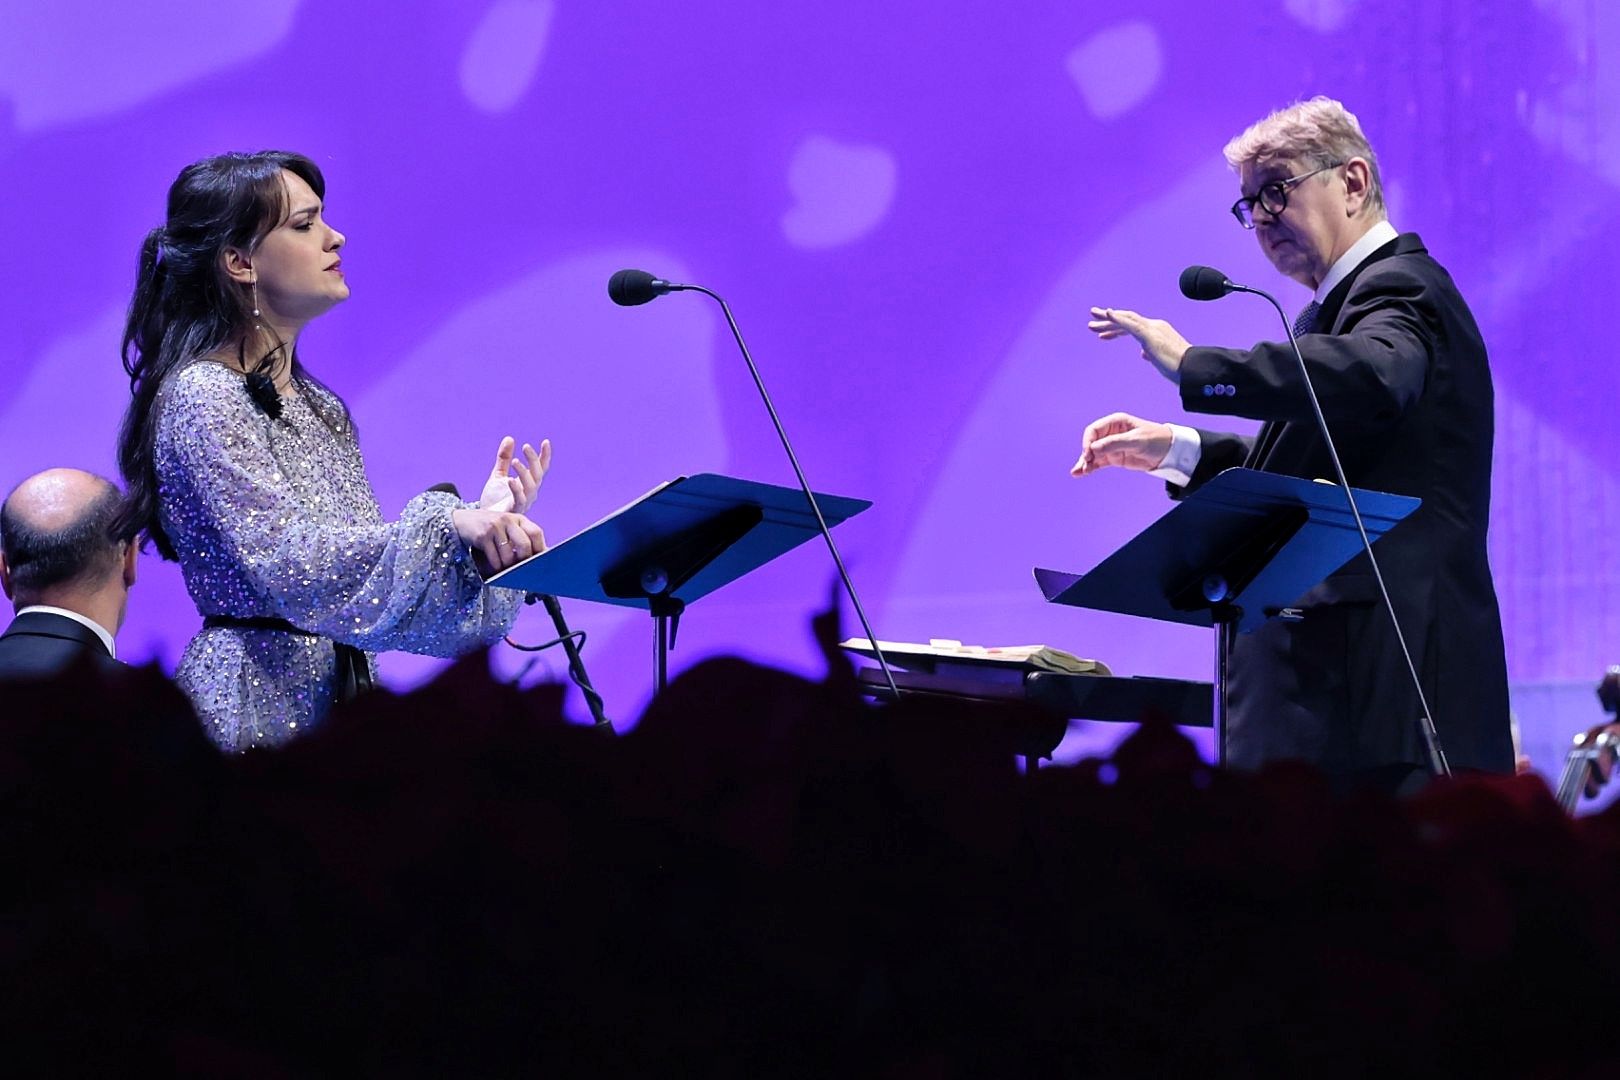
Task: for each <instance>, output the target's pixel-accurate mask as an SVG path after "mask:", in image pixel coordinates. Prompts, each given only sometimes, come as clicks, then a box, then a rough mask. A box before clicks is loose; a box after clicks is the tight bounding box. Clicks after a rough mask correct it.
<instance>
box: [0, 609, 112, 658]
mask: <svg viewBox="0 0 1620 1080" xmlns="http://www.w3.org/2000/svg"><path fill="white" fill-rule="evenodd" d="M30 611H38V612H43V613H44V614H46V615H60V616H62V618H64V619H72V620H73V621H74V622H76V623H78V624H79V625H80V626H87V627H89V628H90V629H91V630H93V631H95V634H96V637H98V638H100V639H101V643H102V644H103V645H105V646H107V655H108V656H110V657H112V658H113V659H114V660H116V659H118V649H117V647H116V646H114V645H113V636H112V631H110V630H108V629H107V628H106V627H104V626H102V625H101V624H100V623H98V622H96V621H95V620H94V619H89V618H86V617H85V616H83V615H80V614H79V613H78V612H77V611H69V610H68V609H67V608H59V607H51V606H50V605H49V604H30V605H29V606H28V607H25V608H18V609H17V614H18V615H27V614H28V613H29V612H30Z"/></svg>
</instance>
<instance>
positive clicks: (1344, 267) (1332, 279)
mask: <svg viewBox="0 0 1620 1080" xmlns="http://www.w3.org/2000/svg"><path fill="white" fill-rule="evenodd" d="M1399 235H1400V234H1399V233H1397V232H1396V231H1395V226H1393V225H1391V224H1390V223H1389V222H1387V221H1380V222H1379V223H1378V224H1376V225H1374V226H1373V227H1372V228H1370V229H1368V230H1367V231H1366V232H1365V233H1363V234H1362V236H1361V239H1360V240H1357V241H1356V242H1355V243H1353V244H1351V245H1350V250H1349V251H1346V252H1345V253H1344V254H1343V255H1340V256H1339V259H1338V261H1337V262H1335V263H1334V264H1333V265H1332V266H1331V267H1329V268H1328V272H1327V277H1325V278H1323V279H1322V284H1320V285H1318V286H1317V287H1316V295H1314V296H1312V297H1311V299H1312V300H1314V301H1316V302H1317V303H1318V304H1320V303H1321V302H1322V301H1323V300H1325V299H1326V298H1327V295H1328V293H1330V292H1332V291H1333V287H1334V286H1335V285H1337V284H1338V283H1339V282H1341V281H1343V280H1344V279H1345V278H1347V277H1349V276H1350V272H1351V271H1352V270H1354V269H1355V268H1356V267H1358V266H1360V265H1361V264H1362V263H1364V262H1366V261H1367V256H1369V255H1371V254H1372V253H1373V252H1375V251H1377V250H1378V249H1379V248H1381V247H1383V246H1384V245H1385V244H1387V243H1389V242H1390V241H1391V240H1393V239H1395V237H1397V236H1399Z"/></svg>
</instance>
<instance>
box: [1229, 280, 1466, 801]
mask: <svg viewBox="0 0 1620 1080" xmlns="http://www.w3.org/2000/svg"><path fill="white" fill-rule="evenodd" d="M1224 285H1225V287H1226V289H1227V290H1228V291H1230V292H1245V293H1252V294H1253V295H1255V296H1260V297H1264V298H1265V299H1267V300H1269V301H1271V306H1272V307H1274V308H1276V309H1277V316H1278V317H1279V318H1280V319H1282V323H1283V329H1285V330H1286V331H1287V332H1288V344H1289V345H1291V346H1293V349H1294V359H1295V360H1297V361H1298V362H1299V374H1300V378H1302V379H1303V380H1304V382H1305V394H1306V396H1307V397H1308V398H1310V402H1311V412H1312V413H1313V414H1315V416H1316V426H1317V428H1318V429H1319V430H1320V431H1321V432H1322V441H1323V442H1324V443H1326V444H1327V451H1328V457H1329V458H1330V459H1331V460H1332V462H1333V474H1334V475H1335V476H1336V477H1337V478H1338V481H1339V488H1340V490H1342V491H1343V492H1344V499H1345V502H1347V503H1349V504H1350V516H1351V517H1353V518H1355V521H1356V530H1357V531H1358V532H1360V533H1361V546H1362V550H1364V551H1366V553H1367V562H1368V563H1370V564H1371V565H1372V572H1373V578H1374V580H1376V581H1377V582H1378V593H1379V595H1380V596H1382V597H1383V599H1384V610H1385V611H1388V612H1389V621H1390V625H1392V626H1393V627H1394V628H1395V640H1396V642H1398V643H1399V644H1400V646H1401V657H1402V658H1403V659H1404V660H1405V661H1406V672H1407V674H1408V675H1410V676H1411V678H1412V689H1413V690H1414V691H1416V692H1417V698H1418V705H1419V706H1420V707H1421V708H1422V710H1423V712H1422V714H1421V715H1420V716H1419V717H1418V730H1419V731H1420V732H1421V733H1422V735H1423V743H1424V748H1425V749H1426V750H1427V751H1428V754H1429V771H1430V772H1431V773H1433V774H1434V775H1435V776H1450V775H1451V765H1450V763H1449V762H1447V761H1446V752H1445V750H1444V748H1442V747H1441V745H1440V732H1439V730H1438V729H1437V728H1436V727H1435V726H1434V713H1432V712H1431V711H1430V710H1429V699H1428V696H1427V695H1425V694H1424V693H1423V680H1422V679H1420V678H1418V673H1417V665H1415V664H1414V663H1412V651H1411V650H1410V649H1408V648H1407V647H1406V635H1405V634H1404V633H1402V632H1401V620H1400V619H1399V618H1397V617H1396V615H1395V604H1394V602H1393V601H1392V600H1390V598H1389V589H1388V588H1387V587H1386V586H1385V585H1384V572H1383V571H1382V570H1380V569H1379V568H1378V556H1376V555H1374V554H1373V549H1372V541H1371V540H1369V539H1368V538H1367V527H1366V526H1365V525H1363V524H1362V522H1361V510H1360V508H1359V507H1357V506H1356V497H1355V495H1354V494H1352V493H1351V489H1350V481H1349V480H1348V479H1347V478H1346V477H1345V474H1344V465H1343V463H1341V462H1340V461H1339V451H1338V449H1337V448H1336V447H1335V446H1334V445H1333V434H1332V432H1330V431H1329V430H1328V422H1327V417H1326V416H1324V415H1323V414H1322V403H1321V402H1320V401H1318V400H1317V397H1316V387H1315V386H1314V385H1313V384H1312V383H1311V373H1310V369H1309V368H1307V367H1306V366H1305V354H1304V353H1302V352H1300V351H1299V340H1298V338H1296V337H1295V336H1294V327H1293V326H1292V324H1290V323H1289V321H1288V315H1287V313H1286V312H1284V311H1283V307H1282V305H1281V304H1279V303H1278V302H1277V298H1276V297H1274V296H1272V295H1271V294H1270V293H1268V292H1265V291H1263V290H1260V289H1253V288H1250V287H1249V286H1247V285H1239V284H1237V283H1236V282H1232V281H1227V282H1225V283H1224Z"/></svg>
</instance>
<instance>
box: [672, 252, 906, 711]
mask: <svg viewBox="0 0 1620 1080" xmlns="http://www.w3.org/2000/svg"><path fill="white" fill-rule="evenodd" d="M660 284H663V283H660ZM676 289H681V290H690V291H692V292H700V293H702V294H703V295H704V296H707V297H709V298H710V299H712V300H713V301H714V302H715V303H717V304H719V305H720V310H721V311H722V312H724V313H725V316H726V323H727V325H729V326H730V327H731V336H732V337H734V338H736V339H737V348H738V349H739V350H740V351H741V352H742V357H743V360H744V361H745V362H746V363H747V364H748V373H749V374H750V375H752V376H753V377H754V385H755V386H756V387H758V388H759V397H760V400H761V401H763V402H764V403H765V411H766V412H768V413H770V414H771V423H772V424H773V425H775V427H776V434H777V437H778V438H780V439H781V440H782V449H783V450H786V451H787V456H788V461H789V462H790V463H791V464H792V465H793V474H794V475H795V476H797V477H798V478H799V487H801V488H802V489H804V497H805V499H806V501H808V502H809V503H810V510H811V512H812V513H813V514H815V516H816V525H817V527H819V528H820V530H821V538H822V539H823V540H825V541H827V550H828V551H829V552H831V553H832V558H833V564H834V565H835V566H837V567H838V577H839V579H840V580H841V581H842V582H843V583H844V592H845V593H846V594H848V596H849V602H850V604H851V605H852V606H853V607H854V608H855V615H856V617H857V618H858V619H860V621H861V629H863V630H865V631H866V640H868V641H870V642H871V643H872V655H873V656H875V657H876V658H877V662H878V666H879V667H881V668H882V669H883V679H884V681H885V682H886V683H888V686H889V693H890V694H892V695H893V699H892V700H894V701H899V700H900V687H899V686H897V685H896V684H895V681H894V672H892V671H890V670H889V661H888V660H887V659H885V658H884V656H883V650H882V649H881V648H880V647H879V646H878V640H877V635H876V634H874V633H873V632H872V624H871V623H869V622H867V620H866V610H865V609H864V608H862V607H861V598H860V597H859V596H858V595H856V593H855V583H854V582H853V581H851V580H850V577H849V571H848V570H846V569H845V568H844V560H843V558H842V557H841V556H840V555H839V554H838V545H837V544H835V543H834V542H833V538H832V530H831V529H829V528H827V520H826V518H824V517H822V516H821V507H820V506H819V505H817V503H816V495H815V492H813V491H811V490H810V482H809V481H808V480H806V479H805V477H804V470H803V469H802V468H800V466H799V458H798V455H796V454H795V453H794V452H793V444H792V443H790V442H788V436H787V431H786V429H784V428H783V427H782V419H781V417H779V416H777V415H776V407H775V406H774V405H772V404H771V395H770V394H768V393H766V391H765V380H764V379H762V378H760V375H759V368H757V367H756V366H754V358H753V356H752V355H751V354H750V353H749V351H748V346H747V345H746V344H745V343H744V342H743V336H742V330H741V329H739V328H738V326H737V320H736V319H735V318H734V317H733V316H732V314H731V305H729V304H727V303H726V301H725V299H724V298H723V297H722V296H721V295H720V294H719V293H717V292H715V291H713V290H712V289H706V288H704V287H703V286H702V285H674V286H671V287H670V291H674V290H676Z"/></svg>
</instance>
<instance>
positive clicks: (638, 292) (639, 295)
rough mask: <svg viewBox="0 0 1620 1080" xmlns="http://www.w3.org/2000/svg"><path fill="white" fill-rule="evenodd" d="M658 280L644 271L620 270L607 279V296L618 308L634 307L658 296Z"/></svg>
mask: <svg viewBox="0 0 1620 1080" xmlns="http://www.w3.org/2000/svg"><path fill="white" fill-rule="evenodd" d="M657 280H658V279H657V278H655V277H653V276H652V275H651V274H649V273H647V271H645V270H620V271H619V272H618V273H616V274H614V275H613V276H612V277H610V278H608V296H609V297H610V298H611V299H612V300H613V302H614V303H615V304H618V305H619V306H620V307H635V306H636V305H637V304H645V303H646V302H647V301H649V300H651V299H653V298H654V297H656V296H658V295H660V292H661V290H659V289H657V288H655V287H654V284H653V283H654V282H656V281H657Z"/></svg>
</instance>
